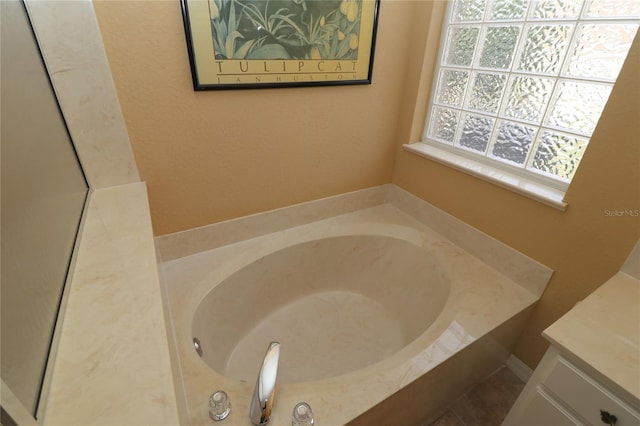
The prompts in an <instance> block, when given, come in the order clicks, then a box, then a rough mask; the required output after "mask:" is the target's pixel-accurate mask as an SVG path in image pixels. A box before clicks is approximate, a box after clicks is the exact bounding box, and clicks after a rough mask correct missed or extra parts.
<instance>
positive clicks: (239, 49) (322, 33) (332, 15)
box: [209, 0, 362, 60]
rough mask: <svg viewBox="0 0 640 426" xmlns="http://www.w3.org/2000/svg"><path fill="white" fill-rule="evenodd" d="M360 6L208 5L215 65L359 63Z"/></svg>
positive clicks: (288, 0) (331, 0) (291, 1)
mask: <svg viewBox="0 0 640 426" xmlns="http://www.w3.org/2000/svg"><path fill="white" fill-rule="evenodd" d="M361 10H362V0H209V15H210V19H211V30H212V34H213V44H214V46H213V50H214V55H215V59H219V60H224V59H269V60H272V59H283V60H287V59H302V60H308V59H316V60H319V59H322V60H349V59H356V58H357V57H358V46H359V41H360V40H359V39H360V22H361Z"/></svg>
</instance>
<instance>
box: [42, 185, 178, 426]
mask: <svg viewBox="0 0 640 426" xmlns="http://www.w3.org/2000/svg"><path fill="white" fill-rule="evenodd" d="M78 244H79V248H78V254H77V260H76V264H75V269H74V272H73V276H72V279H71V284H70V288H69V294H68V300H67V306H66V310H65V313H64V320H63V322H62V329H61V334H60V340H59V344H58V349H57V353H56V357H55V362H54V367H53V375H52V379H51V386H50V389H49V395H48V399H47V405H46V411H45V413H44V425H45V426H57V425H60V426H62V425H64V426H70V425H83V426H88V425H97V424H101V425H106V424H109V425H120V426H126V425H148V424H149V425H150V424H153V425H171V426H173V425H177V424H179V420H178V409H177V405H176V396H175V390H174V383H173V377H172V370H171V363H170V354H169V346H168V341H167V338H168V337H167V330H166V328H165V322H164V317H163V302H162V296H161V288H160V282H159V276H158V270H157V263H156V255H155V249H154V244H153V235H152V230H151V218H150V214H149V207H148V202H147V191H146V186H145V184H144V183H141V182H138V183H131V184H127V185H121V186H114V187H109V188H105V189H98V190H95V191H93V192H92V193H91V195H90V200H89V204H88V207H87V212H86V216H85V222H84V226H83V229H82V233H81V237H80V240H79V243H78Z"/></svg>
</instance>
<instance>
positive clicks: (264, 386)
mask: <svg viewBox="0 0 640 426" xmlns="http://www.w3.org/2000/svg"><path fill="white" fill-rule="evenodd" d="M279 359H280V343H278V342H271V343H270V344H269V348H268V349H267V353H266V354H265V356H264V359H263V360H262V366H261V367H260V372H259V373H258V380H257V381H256V388H255V389H254V391H253V399H252V400H251V408H250V410H249V416H251V423H253V424H254V425H256V426H260V425H266V424H267V423H269V420H270V419H271V411H272V409H273V401H274V399H275V391H276V378H277V376H278V360H279Z"/></svg>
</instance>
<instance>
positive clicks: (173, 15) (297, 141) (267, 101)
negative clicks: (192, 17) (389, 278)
mask: <svg viewBox="0 0 640 426" xmlns="http://www.w3.org/2000/svg"><path fill="white" fill-rule="evenodd" d="M94 5H95V8H96V14H97V16H98V21H99V25H100V28H101V32H102V34H103V39H104V43H105V47H106V50H107V54H108V57H109V62H110V64H111V68H112V71H113V77H114V80H115V83H116V88H117V91H118V96H119V98H120V103H121V105H122V110H123V114H124V117H125V122H126V125H127V128H128V130H129V137H130V139H131V144H132V147H133V151H134V155H135V157H136V161H137V164H138V168H139V171H140V175H141V178H142V180H144V181H146V182H147V185H148V188H149V197H150V205H151V212H152V218H153V224H154V232H155V233H156V235H162V234H167V233H171V232H176V231H180V230H184V229H189V228H193V227H197V226H201V225H207V224H210V223H214V222H218V221H221V220H225V219H229V218H234V217H238V216H244V215H247V214H251V213H256V212H260V211H265V210H270V209H274V208H278V207H282V206H287V205H291V204H295V203H299V202H303V201H308V200H313V199H317V198H321V197H326V196H330V195H336V194H341V193H344V192H348V191H353V190H357V189H362V188H367V187H371V186H375V185H380V184H384V183H388V182H390V181H391V173H392V168H393V157H394V151H395V130H396V122H397V116H398V111H399V109H400V108H399V107H400V101H401V95H402V88H403V82H404V76H405V74H404V69H405V66H404V63H405V61H406V60H407V46H406V43H405V42H404V41H405V40H406V38H407V37H408V31H409V28H408V27H407V26H406V25H397V24H398V23H401V22H404V21H406V20H407V18H408V16H409V14H410V13H411V9H412V7H411V3H410V2H393V3H385V4H383V5H382V8H381V15H380V23H379V32H380V34H381V36H380V37H379V38H378V44H377V49H376V57H375V61H374V70H373V84H372V85H371V86H368V85H364V86H343V87H314V88H288V89H261V90H233V91H208V92H194V91H193V88H192V87H193V86H192V82H191V74H190V69H189V59H188V57H187V48H186V42H185V36H184V26H183V23H182V15H181V10H180V3H179V2H178V1H177V0H170V1H165V0H155V1H137V0H131V1H105V0H96V1H94Z"/></svg>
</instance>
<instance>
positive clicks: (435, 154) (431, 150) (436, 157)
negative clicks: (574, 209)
mask: <svg viewBox="0 0 640 426" xmlns="http://www.w3.org/2000/svg"><path fill="white" fill-rule="evenodd" d="M403 147H404V149H405V150H406V151H409V152H412V153H414V154H417V155H419V156H421V157H425V158H428V159H430V160H433V161H436V162H438V163H440V164H444V165H445V166H448V167H452V168H454V169H456V170H459V171H461V172H464V173H467V174H470V175H472V176H475V177H477V178H480V179H483V180H485V181H487V182H491V183H494V184H496V185H498V186H501V187H502V188H505V189H508V190H510V191H513V192H516V193H518V194H520V195H523V196H525V197H528V198H531V199H533V200H536V201H539V202H541V203H543V204H546V205H548V206H551V207H553V208H555V209H558V210H561V211H565V210H566V208H567V203H566V202H565V201H564V195H565V193H564V191H561V190H559V189H555V188H551V187H549V186H546V185H543V184H541V183H538V182H535V181H532V180H529V179H527V178H525V177H523V176H517V175H515V174H513V173H509V172H507V171H504V170H501V169H498V168H495V167H492V166H489V165H487V164H483V163H480V162H478V161H474V160H472V159H469V158H465V157H462V156H459V155H456V154H454V153H452V152H448V151H445V150H443V149H440V148H437V147H434V146H431V145H427V144H424V143H411V144H405V145H403Z"/></svg>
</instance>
